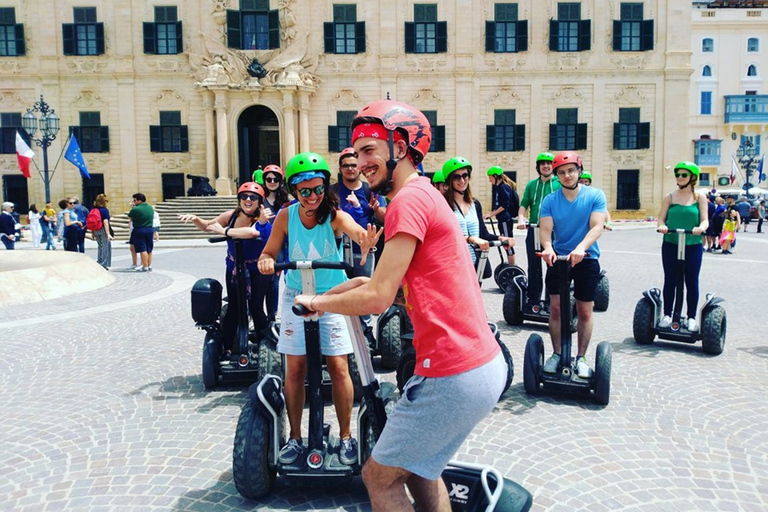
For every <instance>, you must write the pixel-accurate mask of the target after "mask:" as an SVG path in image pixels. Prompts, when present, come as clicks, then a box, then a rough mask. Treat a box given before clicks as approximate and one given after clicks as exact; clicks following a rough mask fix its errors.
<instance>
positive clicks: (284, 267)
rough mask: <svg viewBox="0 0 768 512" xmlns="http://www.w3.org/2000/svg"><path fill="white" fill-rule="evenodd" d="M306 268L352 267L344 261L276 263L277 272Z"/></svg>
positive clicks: (341, 268)
mask: <svg viewBox="0 0 768 512" xmlns="http://www.w3.org/2000/svg"><path fill="white" fill-rule="evenodd" d="M305 268H311V269H314V270H318V269H327V270H349V269H350V266H349V264H348V263H346V262H344V261H283V262H280V263H275V272H277V271H279V270H301V269H305Z"/></svg>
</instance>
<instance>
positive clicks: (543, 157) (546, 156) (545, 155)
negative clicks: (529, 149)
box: [536, 151, 555, 163]
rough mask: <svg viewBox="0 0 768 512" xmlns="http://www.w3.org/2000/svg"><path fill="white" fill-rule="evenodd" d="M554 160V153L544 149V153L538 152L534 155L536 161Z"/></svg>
mask: <svg viewBox="0 0 768 512" xmlns="http://www.w3.org/2000/svg"><path fill="white" fill-rule="evenodd" d="M554 160H555V155H553V154H552V153H547V152H546V151H545V152H544V153H539V155H538V156H537V157H536V163H539V162H552V161H554Z"/></svg>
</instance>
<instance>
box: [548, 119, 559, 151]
mask: <svg viewBox="0 0 768 512" xmlns="http://www.w3.org/2000/svg"><path fill="white" fill-rule="evenodd" d="M549 148H550V149H553V150H555V151H556V150H558V149H560V148H559V147H557V125H556V124H550V125H549Z"/></svg>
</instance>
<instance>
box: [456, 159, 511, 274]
mask: <svg viewBox="0 0 768 512" xmlns="http://www.w3.org/2000/svg"><path fill="white" fill-rule="evenodd" d="M442 172H443V176H444V177H445V183H446V184H447V185H448V188H447V190H446V191H445V192H444V193H443V197H445V200H446V201H448V205H449V206H450V207H451V208H452V209H453V213H454V214H455V215H456V219H457V220H458V221H459V225H460V226H461V232H462V234H463V235H464V239H465V240H466V242H467V247H468V250H469V255H470V256H471V257H472V263H473V264H474V265H475V266H477V253H476V251H477V249H479V250H481V251H487V250H488V248H489V247H490V246H489V245H488V241H489V240H502V241H503V240H506V241H507V242H509V245H508V247H509V248H512V246H514V245H515V239H514V238H511V237H506V236H497V235H494V234H492V233H490V232H488V228H487V227H486V226H485V222H484V220H483V207H482V206H481V205H480V201H478V200H477V199H475V198H474V197H472V191H471V190H470V187H469V180H470V177H471V175H472V164H470V163H469V161H468V160H467V159H466V158H462V157H460V156H455V157H453V158H451V159H450V160H448V161H447V162H445V163H444V164H443V171H442ZM487 277H490V266H488V263H487V262H486V268H485V269H483V278H487Z"/></svg>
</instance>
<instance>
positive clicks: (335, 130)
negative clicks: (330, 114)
mask: <svg viewBox="0 0 768 512" xmlns="http://www.w3.org/2000/svg"><path fill="white" fill-rule="evenodd" d="M338 150H339V127H338V126H328V151H329V152H331V153H334V152H336V151H338Z"/></svg>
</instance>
